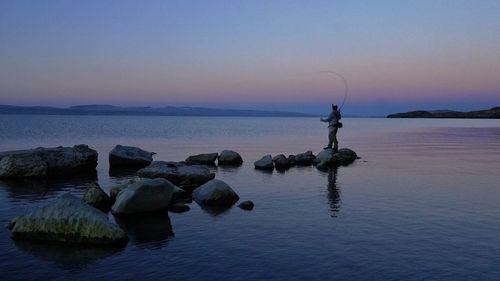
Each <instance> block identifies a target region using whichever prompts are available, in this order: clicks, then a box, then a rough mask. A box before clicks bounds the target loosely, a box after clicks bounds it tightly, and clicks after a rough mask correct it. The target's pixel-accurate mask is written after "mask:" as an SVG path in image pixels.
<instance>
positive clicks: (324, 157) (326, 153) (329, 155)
mask: <svg viewBox="0 0 500 281" xmlns="http://www.w3.org/2000/svg"><path fill="white" fill-rule="evenodd" d="M332 159H333V150H332V149H331V148H329V149H325V150H322V151H321V152H320V153H318V155H317V156H316V158H315V159H314V164H318V163H321V162H326V163H329V162H331V161H332Z"/></svg>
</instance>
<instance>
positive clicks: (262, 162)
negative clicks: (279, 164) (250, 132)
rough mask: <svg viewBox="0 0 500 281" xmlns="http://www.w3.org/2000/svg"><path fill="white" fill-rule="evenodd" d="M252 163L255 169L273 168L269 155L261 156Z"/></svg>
mask: <svg viewBox="0 0 500 281" xmlns="http://www.w3.org/2000/svg"><path fill="white" fill-rule="evenodd" d="M253 164H254V165H255V169H257V170H268V171H271V170H273V169H274V164H273V157H272V156H271V155H266V156H263V157H262V158H260V159H259V160H257V161H255V162H254V163H253Z"/></svg>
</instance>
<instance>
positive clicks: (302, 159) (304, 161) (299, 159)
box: [295, 150, 316, 166]
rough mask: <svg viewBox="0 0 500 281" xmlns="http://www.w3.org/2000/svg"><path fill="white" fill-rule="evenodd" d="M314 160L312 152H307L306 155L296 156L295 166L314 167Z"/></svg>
mask: <svg viewBox="0 0 500 281" xmlns="http://www.w3.org/2000/svg"><path fill="white" fill-rule="evenodd" d="M314 158H316V157H315V156H314V154H313V153H312V151H310V150H309V151H307V152H305V153H300V154H297V155H295V165H297V166H310V165H312V163H313V161H314Z"/></svg>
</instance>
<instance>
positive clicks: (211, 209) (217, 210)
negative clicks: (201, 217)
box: [199, 205, 232, 217]
mask: <svg viewBox="0 0 500 281" xmlns="http://www.w3.org/2000/svg"><path fill="white" fill-rule="evenodd" d="M199 206H200V207H201V209H202V210H203V211H205V213H207V214H209V215H211V216H213V217H217V216H220V215H223V214H226V213H229V210H231V209H232V206H229V207H223V206H205V205H199Z"/></svg>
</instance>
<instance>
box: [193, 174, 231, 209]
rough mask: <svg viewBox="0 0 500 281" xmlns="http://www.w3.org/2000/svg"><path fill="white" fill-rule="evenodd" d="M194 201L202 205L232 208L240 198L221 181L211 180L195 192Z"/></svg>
mask: <svg viewBox="0 0 500 281" xmlns="http://www.w3.org/2000/svg"><path fill="white" fill-rule="evenodd" d="M193 199H194V201H196V203H198V204H200V205H207V206H221V207H225V206H232V205H233V204H234V203H236V202H237V201H238V200H239V199H240V197H239V196H238V194H236V192H234V190H233V189H232V188H231V187H229V185H227V183H225V182H223V181H221V180H216V179H214V180H211V181H209V182H207V183H205V184H203V185H202V186H200V187H198V188H196V189H195V190H194V191H193Z"/></svg>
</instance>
